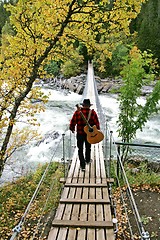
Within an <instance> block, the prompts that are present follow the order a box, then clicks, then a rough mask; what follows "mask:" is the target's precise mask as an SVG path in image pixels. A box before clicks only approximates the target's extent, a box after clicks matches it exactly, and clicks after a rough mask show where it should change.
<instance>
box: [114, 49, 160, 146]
mask: <svg viewBox="0 0 160 240" xmlns="http://www.w3.org/2000/svg"><path fill="white" fill-rule="evenodd" d="M152 57H153V55H152V54H150V53H147V52H146V51H144V52H141V51H140V50H139V49H138V48H137V47H133V48H132V49H131V50H130V51H129V54H128V56H127V57H125V58H124V60H123V62H122V65H123V70H122V71H121V76H122V81H123V86H122V87H121V91H120V95H119V101H120V114H119V119H118V124H119V129H118V131H119V136H120V137H122V141H123V142H128V143H129V142H130V141H131V140H132V139H133V138H134V137H135V136H136V131H137V130H138V129H140V130H142V127H143V126H144V124H145V123H146V121H147V120H148V119H149V117H150V115H151V114H153V113H155V112H157V111H158V101H159V99H160V81H157V82H156V81H155V87H154V90H153V91H152V93H150V94H149V95H148V97H147V98H146V103H145V105H144V106H142V105H140V104H139V103H138V98H139V97H140V96H141V90H142V87H143V86H145V85H147V84H149V83H151V82H152V81H154V78H155V68H156V62H155V60H153V59H152Z"/></svg>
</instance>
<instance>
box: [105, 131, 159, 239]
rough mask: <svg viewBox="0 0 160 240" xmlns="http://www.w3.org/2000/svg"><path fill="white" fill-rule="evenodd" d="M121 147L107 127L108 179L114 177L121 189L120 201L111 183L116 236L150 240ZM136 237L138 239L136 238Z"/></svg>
mask: <svg viewBox="0 0 160 240" xmlns="http://www.w3.org/2000/svg"><path fill="white" fill-rule="evenodd" d="M119 147H120V143H116V142H115V141H114V138H113V132H112V131H111V130H110V129H109V127H108V126H107V128H106V139H105V142H104V157H105V165H106V173H107V176H108V177H114V179H115V182H116V188H117V187H118V189H119V195H118V198H119V200H118V199H117V197H115V196H114V193H113V192H114V191H113V187H114V186H113V184H112V183H110V186H109V191H110V198H111V207H112V213H113V216H114V218H115V223H116V224H115V235H116V237H117V236H121V237H123V239H131V240H134V239H141V240H144V239H147V240H149V239H150V235H149V233H148V231H146V230H145V228H144V224H143V222H142V218H141V216H140V214H139V210H138V207H137V204H136V201H135V198H134V195H133V193H132V190H131V187H130V183H129V181H128V178H127V175H126V170H125V167H124V158H123V157H122V155H123V154H124V151H123V150H121V151H120V149H119ZM133 147H135V146H133ZM143 147H144V146H143ZM159 150H160V149H159V148H158V147H157V148H156V153H157V152H158V151H159ZM159 152H160V151H159ZM134 153H135V151H134ZM145 153H146V151H145ZM157 155H158V154H157ZM119 201H120V204H119ZM120 206H121V207H120ZM117 209H119V210H120V212H121V214H120V215H121V216H120V215H119V212H118V213H117ZM129 209H130V210H129ZM130 211H132V213H133V214H132V218H134V220H133V219H132V221H131V215H130V214H129V213H130ZM117 219H118V220H117ZM133 222H134V225H135V226H134V227H133V226H132V224H133ZM135 236H136V237H138V238H135ZM127 237H129V238H127Z"/></svg>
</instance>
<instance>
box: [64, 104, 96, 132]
mask: <svg viewBox="0 0 160 240" xmlns="http://www.w3.org/2000/svg"><path fill="white" fill-rule="evenodd" d="M89 111H90V109H89V108H84V107H83V108H81V112H82V113H83V115H84V117H85V118H86V119H88V114H89ZM89 124H90V125H91V126H93V125H96V127H97V129H100V125H99V120H98V116H97V113H96V112H95V111H94V109H92V110H91V116H90V119H89ZM85 125H86V123H85V122H84V120H83V118H82V116H81V114H80V111H78V110H76V111H75V112H74V114H73V117H72V119H71V121H70V127H69V129H70V130H71V131H75V126H77V134H80V135H85V134H86V133H85V132H84V126H85Z"/></svg>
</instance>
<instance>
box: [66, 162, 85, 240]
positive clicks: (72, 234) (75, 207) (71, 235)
mask: <svg viewBox="0 0 160 240" xmlns="http://www.w3.org/2000/svg"><path fill="white" fill-rule="evenodd" d="M78 161H79V159H78ZM79 168H80V166H79V163H77V166H76V169H75V172H74V176H75V177H74V178H73V179H72V183H76V182H77V181H78V176H79ZM81 191H82V188H76V190H75V196H74V199H73V200H76V198H80V195H81ZM68 204H70V203H69V202H67V205H68ZM71 204H72V213H71V218H70V219H71V220H72V221H78V216H79V208H80V205H79V204H74V203H71ZM76 234H77V228H73V227H72V226H71V227H69V229H68V236H67V239H68V240H69V239H70V240H71V239H76Z"/></svg>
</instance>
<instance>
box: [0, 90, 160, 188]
mask: <svg viewBox="0 0 160 240" xmlns="http://www.w3.org/2000/svg"><path fill="white" fill-rule="evenodd" d="M43 91H44V92H45V94H48V93H50V96H49V101H48V103H47V104H46V111H45V112H42V113H40V114H38V115H37V119H38V122H39V123H40V127H39V128H38V131H39V133H40V134H41V135H42V141H39V142H33V143H31V144H30V145H27V146H25V147H22V148H21V149H19V150H18V151H17V152H16V153H15V154H14V155H13V157H12V159H11V160H10V162H9V163H8V164H7V165H6V168H5V171H4V172H3V175H2V178H1V179H0V184H1V183H3V182H4V181H10V180H11V179H13V178H14V177H15V176H16V177H17V176H19V175H21V174H23V172H24V173H25V172H26V170H27V171H30V170H32V169H34V168H35V166H36V165H37V164H39V163H44V162H47V161H50V159H51V157H52V155H53V149H54V146H55V145H56V142H57V141H58V139H59V138H60V137H61V135H62V133H63V132H64V131H65V130H66V129H67V128H68V125H69V121H70V118H71V116H72V114H73V112H74V110H75V109H76V107H75V105H76V104H77V103H81V101H82V96H81V95H78V94H76V93H73V92H71V93H66V91H62V90H61V91H58V90H52V89H47V88H44V89H43ZM99 100H100V103H101V105H102V108H103V110H104V113H105V115H106V118H107V125H108V126H109V128H110V130H112V131H113V137H114V140H118V134H117V120H118V113H119V104H118V101H117V95H113V94H105V95H103V94H101V95H99ZM139 101H140V103H141V104H144V102H145V98H144V97H141V98H140V99H139ZM135 141H136V142H137V143H142V144H145V143H147V144H160V115H154V116H152V117H151V118H150V120H149V121H148V122H147V123H146V125H145V126H144V128H143V132H141V131H138V132H137V138H136V139H135ZM13 159H14V160H13ZM13 166H14V167H13Z"/></svg>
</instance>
